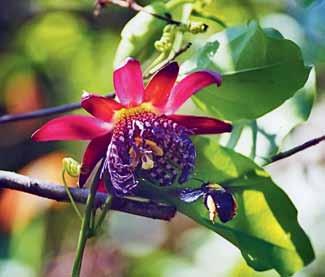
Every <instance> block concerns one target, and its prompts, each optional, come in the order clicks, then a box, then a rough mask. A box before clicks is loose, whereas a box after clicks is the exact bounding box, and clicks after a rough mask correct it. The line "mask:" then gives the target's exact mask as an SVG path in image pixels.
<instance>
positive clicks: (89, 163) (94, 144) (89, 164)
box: [79, 134, 111, 187]
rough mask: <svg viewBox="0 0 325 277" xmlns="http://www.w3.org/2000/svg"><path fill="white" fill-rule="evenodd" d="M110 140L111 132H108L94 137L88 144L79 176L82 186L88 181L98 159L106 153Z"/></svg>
mask: <svg viewBox="0 0 325 277" xmlns="http://www.w3.org/2000/svg"><path fill="white" fill-rule="evenodd" d="M110 140H111V134H107V135H104V136H101V137H98V138H95V139H93V140H92V141H91V142H90V143H89V144H88V146H87V148H86V151H85V153H84V156H83V159H82V164H81V173H80V176H79V186H80V187H83V185H84V184H85V183H86V181H87V179H88V177H89V176H90V174H91V172H92V170H93V169H94V167H95V166H96V164H97V163H98V161H99V160H100V159H101V158H102V157H104V156H105V155H106V151H107V147H108V144H109V142H110Z"/></svg>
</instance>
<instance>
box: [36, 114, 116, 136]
mask: <svg viewBox="0 0 325 277" xmlns="http://www.w3.org/2000/svg"><path fill="white" fill-rule="evenodd" d="M111 130H112V124H110V123H107V122H104V121H102V120H99V119H96V118H95V117H91V116H83V115H66V116H62V117H58V118H55V119H53V120H51V121H49V122H47V123H46V124H45V125H43V126H42V127H41V128H40V129H38V130H37V131H36V132H35V133H34V134H33V135H32V139H33V140H35V141H51V140H91V139H93V138H96V137H99V136H102V135H104V134H107V133H108V132H110V131H111Z"/></svg>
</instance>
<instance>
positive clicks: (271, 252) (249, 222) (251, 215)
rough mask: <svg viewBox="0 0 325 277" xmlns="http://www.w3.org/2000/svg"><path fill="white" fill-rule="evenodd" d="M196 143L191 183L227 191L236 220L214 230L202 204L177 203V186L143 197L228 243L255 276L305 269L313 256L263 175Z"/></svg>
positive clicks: (282, 197)
mask: <svg viewBox="0 0 325 277" xmlns="http://www.w3.org/2000/svg"><path fill="white" fill-rule="evenodd" d="M195 143H196V146H197V150H198V151H197V152H198V160H197V165H196V174H195V177H197V178H200V179H203V180H206V181H209V182H213V183H219V184H222V185H223V186H224V187H226V188H228V189H229V190H230V191H231V192H232V193H233V194H234V196H235V198H236V200H237V204H238V214H237V216H236V217H235V218H234V219H233V220H231V221H229V222H228V223H226V224H222V223H221V222H220V221H218V222H217V223H214V224H213V223H212V222H211V221H210V219H209V213H208V210H207V209H206V207H205V205H204V203H203V200H202V199H199V200H197V201H195V202H192V203H185V202H183V201H181V200H180V199H179V197H178V195H179V192H180V190H182V189H180V187H181V186H179V187H178V188H177V187H167V188H162V187H157V186H154V185H150V184H145V186H142V190H144V194H146V195H148V196H151V197H154V198H155V197H162V198H163V199H164V201H165V202H167V203H169V204H172V205H175V206H176V207H177V209H178V211H179V212H181V213H184V214H186V215H187V216H189V217H191V218H192V219H193V220H195V221H196V222H198V223H199V224H201V225H203V226H205V227H207V228H209V229H211V230H213V231H215V232H217V233H218V234H220V235H221V236H223V237H224V238H226V239H227V240H229V241H230V242H232V243H233V244H234V245H235V246H237V247H238V248H239V249H240V251H241V253H242V255H243V257H244V258H245V260H246V262H247V263H248V264H249V265H250V266H251V267H253V268H254V269H255V270H259V271H263V270H268V269H275V270H277V271H278V272H279V273H280V274H281V275H292V274H293V273H295V272H297V271H298V270H300V269H301V268H302V267H304V266H305V265H307V264H309V263H310V262H311V261H312V260H313V259H314V252H313V249H312V246H311V244H310V241H309V239H308V237H307V236H306V234H305V232H304V231H303V230H302V228H301V227H300V225H299V223H298V221H297V211H296V208H295V207H294V205H293V204H292V202H291V201H290V199H289V198H288V196H287V195H286V194H285V193H284V192H283V191H282V190H281V189H280V188H279V187H278V186H277V185H276V184H275V183H274V182H273V181H272V179H271V177H270V176H269V175H268V173H267V172H266V171H264V170H263V169H262V168H260V167H258V166H257V165H256V164H254V163H253V162H252V161H251V160H249V159H247V158H245V157H244V156H241V155H240V154H238V153H236V152H234V151H232V150H230V149H227V148H223V147H221V146H219V145H218V144H217V143H215V142H214V140H213V139H208V138H197V139H196V140H195ZM188 186H189V187H200V186H201V183H200V182H198V181H196V180H193V181H192V182H190V183H189V184H188ZM188 186H187V187H188Z"/></svg>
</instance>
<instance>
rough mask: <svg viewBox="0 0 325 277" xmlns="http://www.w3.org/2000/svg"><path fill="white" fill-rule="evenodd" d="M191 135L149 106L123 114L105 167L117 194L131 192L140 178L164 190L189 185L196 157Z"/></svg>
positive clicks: (115, 131)
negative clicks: (164, 188) (175, 184)
mask: <svg viewBox="0 0 325 277" xmlns="http://www.w3.org/2000/svg"><path fill="white" fill-rule="evenodd" d="M190 134H191V132H190V130H188V129H187V128H185V127H183V126H181V125H179V124H177V123H176V122H173V121H172V120H170V119H168V118H167V117H166V116H159V115H157V114H155V113H154V112H152V111H151V109H150V107H149V106H147V105H146V104H142V105H141V106H138V107H135V108H131V109H123V110H121V111H119V112H118V113H117V114H116V117H115V127H114V131H113V136H112V140H111V143H110V145H109V147H108V150H107V158H106V163H105V167H104V170H105V169H107V171H108V172H109V174H110V177H111V178H110V179H111V183H112V185H113V188H114V189H115V192H116V193H124V194H125V193H128V192H130V191H131V190H132V189H133V188H134V187H136V186H137V184H138V181H139V179H140V178H144V179H146V180H148V181H150V182H153V183H156V184H159V185H162V186H166V185H172V184H173V183H174V182H175V181H176V180H177V181H178V183H184V182H186V181H187V180H188V178H189V176H190V174H191V173H192V171H193V169H194V163H195V156H196V154H195V148H194V145H193V143H192V141H191V139H190V138H189V135H190Z"/></svg>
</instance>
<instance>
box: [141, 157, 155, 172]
mask: <svg viewBox="0 0 325 277" xmlns="http://www.w3.org/2000/svg"><path fill="white" fill-rule="evenodd" d="M141 161H142V164H141V167H142V169H144V170H149V169H152V168H153V167H154V162H153V160H152V157H151V155H147V154H145V155H143V156H142V159H141Z"/></svg>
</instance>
